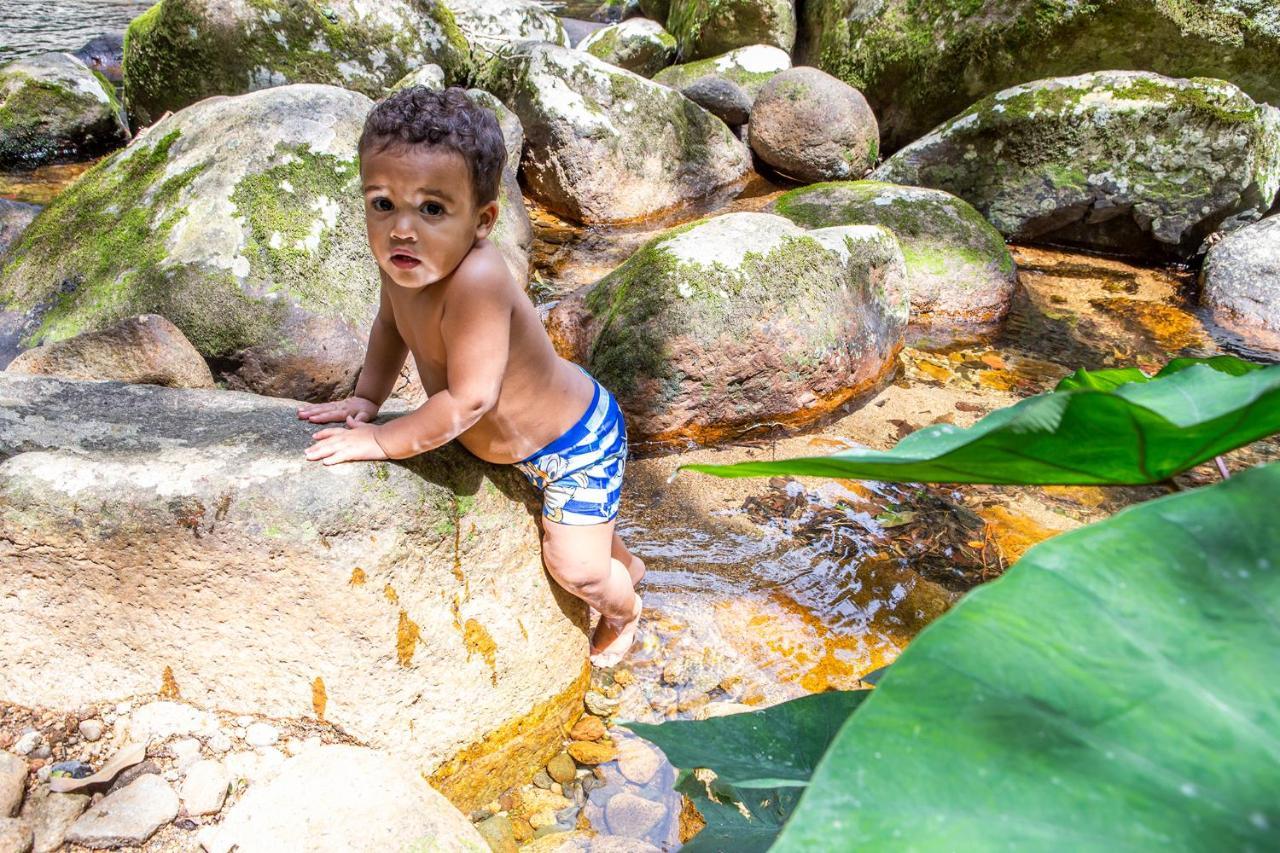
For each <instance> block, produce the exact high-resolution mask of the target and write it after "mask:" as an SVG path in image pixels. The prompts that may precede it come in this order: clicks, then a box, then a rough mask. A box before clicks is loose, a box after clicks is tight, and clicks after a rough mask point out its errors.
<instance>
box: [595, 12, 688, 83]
mask: <svg viewBox="0 0 1280 853" xmlns="http://www.w3.org/2000/svg"><path fill="white" fill-rule="evenodd" d="M578 50H585V51H586V52H587V53H589V54H591V55H592V56H594V57H597V58H599V59H603V60H604V61H605V62H607V63H609V64H610V65H616V66H618V67H619V68H625V69H627V70H628V71H633V72H635V73H636V74H639V75H640V76H641V77H652V76H653V75H654V74H657V73H658V72H659V71H661V70H662V69H663V68H666V67H667V66H668V65H670V64H671V60H672V59H674V58H675V55H676V40H675V37H674V36H672V35H671V33H669V32H667V31H666V30H664V29H663V28H662V25H661V24H659V23H658V22H657V21H650V20H648V19H647V18H630V19H628V20H626V21H623V22H621V23H618V24H612V25H610V26H607V27H604V28H603V29H599V30H596V31H595V32H594V33H592V34H591V35H589V36H587V37H586V38H584V39H583V40H582V41H581V42H580V43H579V44H578Z"/></svg>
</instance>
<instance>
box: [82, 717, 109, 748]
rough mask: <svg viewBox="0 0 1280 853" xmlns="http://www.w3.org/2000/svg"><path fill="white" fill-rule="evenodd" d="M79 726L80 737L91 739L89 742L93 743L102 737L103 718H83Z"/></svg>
mask: <svg viewBox="0 0 1280 853" xmlns="http://www.w3.org/2000/svg"><path fill="white" fill-rule="evenodd" d="M77 728H79V730H80V737H82V738H84V739H85V740H87V741H89V743H93V742H95V741H97V740H98V738H100V737H102V731H103V725H102V720H81V721H80V725H79V726H78V727H77Z"/></svg>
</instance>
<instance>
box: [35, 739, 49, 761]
mask: <svg viewBox="0 0 1280 853" xmlns="http://www.w3.org/2000/svg"><path fill="white" fill-rule="evenodd" d="M31 755H32V757H34V758H41V759H43V758H48V757H49V756H51V755H53V747H51V746H49V744H47V743H42V744H40V745H39V746H37V747H36V748H35V749H34V750H32V751H31Z"/></svg>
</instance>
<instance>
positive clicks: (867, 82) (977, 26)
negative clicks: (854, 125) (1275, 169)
mask: <svg viewBox="0 0 1280 853" xmlns="http://www.w3.org/2000/svg"><path fill="white" fill-rule="evenodd" d="M802 9H803V15H804V24H803V29H804V32H805V36H806V37H805V39H804V40H803V44H802V45H801V46H800V51H799V54H798V56H797V61H798V62H802V63H805V64H809V65H817V66H818V67H820V68H822V69H823V70H825V71H827V72H829V73H831V74H835V75H836V76H838V77H840V78H841V79H843V80H844V81H845V82H846V83H849V84H850V85H852V86H856V87H857V88H858V89H860V90H861V91H862V92H863V94H865V95H866V96H867V100H868V101H869V102H870V103H871V107H872V109H874V110H875V113H876V117H877V118H879V119H880V129H881V131H882V132H883V133H884V142H885V147H886V149H887V150H889V151H893V150H896V149H897V148H899V147H901V146H903V145H905V144H907V143H908V142H910V141H912V140H913V139H915V138H916V137H918V136H920V135H921V134H922V133H924V132H926V131H927V130H928V129H929V128H931V127H934V126H936V125H938V124H939V123H941V122H943V121H945V120H946V119H947V118H948V117H949V116H953V115H956V114H957V113H959V112H960V111H962V110H963V109H965V107H967V106H968V105H969V104H971V103H973V102H974V101H976V100H978V99H980V98H982V97H984V96H986V95H989V94H991V93H993V92H996V91H998V90H1000V89H1005V88H1008V87H1009V86H1013V85H1015V84H1018V83H1024V82H1026V81H1028V80H1038V79H1041V78H1045V77H1060V76H1065V75H1072V74H1080V73H1083V72H1088V71H1096V70H1098V69H1102V68H1129V69H1136V70H1141V71H1155V72H1159V73H1161V74H1166V75H1169V76H1174V77H1218V78H1222V79H1224V80H1230V81H1231V82H1232V83H1234V84H1236V85H1237V86H1239V87H1240V88H1241V89H1243V90H1244V91H1245V92H1247V93H1248V94H1249V95H1251V96H1252V97H1253V98H1254V99H1255V100H1259V101H1268V102H1270V103H1273V104H1280V76H1278V75H1276V73H1275V68H1276V64H1277V63H1278V62H1280V19H1277V18H1276V15H1275V12H1274V7H1273V6H1271V5H1270V4H1268V3H1266V2H1260V0H1246V2H1240V0H1201V2H1197V3H1196V4H1194V6H1188V5H1187V4H1185V3H1181V2H1175V0H1128V2H1124V3H1080V2H1076V0H1002V2H1000V3H990V4H986V5H985V6H984V7H983V8H982V10H981V12H980V13H978V12H973V11H969V10H968V9H967V8H966V10H965V11H963V12H962V11H960V9H959V8H955V9H952V6H951V4H941V5H939V4H936V3H919V2H916V0H877V2H876V3H875V4H869V3H866V2H865V0H823V2H818V3H806V4H803V7H802ZM943 10H946V11H943Z"/></svg>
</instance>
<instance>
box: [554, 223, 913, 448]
mask: <svg viewBox="0 0 1280 853" xmlns="http://www.w3.org/2000/svg"><path fill="white" fill-rule="evenodd" d="M901 258H902V256H901V250H900V249H899V248H898V246H897V243H896V241H895V240H894V239H893V237H892V235H890V234H889V232H888V231H885V230H883V229H879V228H875V227H870V226H856V227H842V228H831V229H820V230H817V231H810V232H806V231H804V230H803V229H801V228H799V227H797V226H795V225H793V224H792V223H790V222H789V221H787V220H786V219H783V218H782V217H778V216H772V215H769V214H757V213H733V214H726V215H724V216H720V217H714V218H711V219H708V220H705V221H703V222H701V223H698V224H694V225H692V226H686V227H683V228H677V229H673V230H672V231H670V232H667V234H665V235H663V236H661V237H658V238H656V239H655V240H653V241H652V242H650V243H649V244H648V245H646V247H645V248H643V249H641V250H640V251H639V252H637V253H636V254H635V255H633V256H632V257H631V259H630V260H628V261H627V262H626V263H625V264H623V265H622V266H621V267H619V268H618V269H617V270H615V271H614V272H613V273H611V274H610V275H608V276H606V277H605V278H604V279H603V280H601V281H600V282H599V283H598V284H597V285H595V286H594V287H592V288H590V289H589V290H586V291H583V292H579V293H575V294H574V295H573V296H571V297H569V298H567V299H565V300H563V301H561V302H560V304H559V305H557V306H556V307H555V309H553V311H552V312H551V315H550V317H549V319H548V328H549V329H550V331H551V333H552V337H553V340H555V341H556V342H557V346H558V347H559V348H560V349H561V351H562V353H564V354H565V355H566V356H568V357H571V358H575V359H578V360H580V361H581V362H582V363H585V364H586V365H587V366H588V367H589V368H590V369H591V371H592V372H593V374H595V375H596V376H597V377H599V378H600V380H601V381H602V382H604V383H605V384H606V385H607V386H608V387H609V388H610V389H611V390H612V391H613V393H614V394H615V395H616V396H617V398H618V401H619V403H620V404H621V406H622V408H623V410H624V411H625V412H626V414H627V416H628V419H629V421H628V428H629V430H630V432H631V436H632V441H633V443H635V444H638V445H640V446H641V447H643V446H645V445H646V443H648V444H649V445H650V446H654V445H657V446H661V445H663V444H667V445H670V444H672V443H675V442H683V441H688V440H692V441H696V442H712V441H718V440H724V439H725V438H727V437H731V436H734V435H742V434H744V433H749V432H751V431H752V430H755V429H758V428H760V425H761V424H770V423H777V422H780V421H781V422H786V423H792V424H798V423H807V422H812V421H813V420H816V419H817V418H819V417H821V416H822V415H825V414H827V413H829V412H830V411H831V410H832V409H834V408H837V407H838V406H840V405H842V404H843V403H844V402H846V401H848V400H850V399H851V398H853V397H855V396H856V395H857V394H860V393H865V392H866V391H868V390H869V389H871V388H874V387H875V386H876V385H877V383H879V382H880V381H881V380H882V378H883V376H884V374H885V372H886V370H887V368H888V366H889V365H890V363H891V359H892V358H893V354H894V353H895V352H896V349H897V347H898V346H900V341H901V336H902V329H903V327H904V326H905V323H906V314H907V293H906V289H905V271H904V267H903V265H902V259H901ZM636 282H643V285H642V286H639V285H637V286H633V284H634V283H636Z"/></svg>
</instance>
